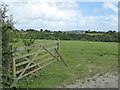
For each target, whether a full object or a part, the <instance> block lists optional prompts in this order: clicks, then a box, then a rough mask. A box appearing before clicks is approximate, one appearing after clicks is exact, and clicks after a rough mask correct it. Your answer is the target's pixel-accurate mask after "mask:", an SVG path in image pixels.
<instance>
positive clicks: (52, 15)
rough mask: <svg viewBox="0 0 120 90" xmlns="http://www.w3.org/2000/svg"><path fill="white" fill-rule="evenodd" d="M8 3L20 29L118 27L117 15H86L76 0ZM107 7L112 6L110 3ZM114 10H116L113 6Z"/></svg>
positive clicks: (101, 28) (102, 28)
mask: <svg viewBox="0 0 120 90" xmlns="http://www.w3.org/2000/svg"><path fill="white" fill-rule="evenodd" d="M14 1H15V0H14ZM7 3H8V5H9V13H12V14H13V15H14V20H15V21H16V24H15V27H16V28H18V29H28V28H33V29H38V30H39V29H41V28H42V29H50V30H75V29H87V30H88V29H91V30H107V29H114V30H115V29H117V18H116V15H108V16H87V15H86V16H84V15H83V13H82V9H81V6H80V4H79V3H77V2H75V1H74V0H73V2H62V1H60V2H54V0H51V2H48V1H46V2H43V0H42V1H41V0H39V1H34V2H33V1H31V0H29V1H27V2H17V1H15V2H7ZM104 4H105V3H104ZM106 4H107V3H106ZM88 8H89V7H88ZM105 8H106V9H107V8H110V5H107V6H106V7H105ZM114 8H115V7H114ZM112 10H114V11H115V12H116V9H113V7H112Z"/></svg>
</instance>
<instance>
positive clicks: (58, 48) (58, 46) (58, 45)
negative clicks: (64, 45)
mask: <svg viewBox="0 0 120 90" xmlns="http://www.w3.org/2000/svg"><path fill="white" fill-rule="evenodd" d="M57 50H58V52H60V40H59V39H58V42H57ZM58 59H59V61H60V56H59V55H58Z"/></svg>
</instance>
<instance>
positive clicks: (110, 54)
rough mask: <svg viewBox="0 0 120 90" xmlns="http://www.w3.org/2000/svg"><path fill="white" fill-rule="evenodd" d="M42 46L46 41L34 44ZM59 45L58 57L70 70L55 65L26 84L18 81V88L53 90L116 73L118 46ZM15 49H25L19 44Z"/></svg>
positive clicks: (68, 42) (60, 64) (114, 44)
mask: <svg viewBox="0 0 120 90" xmlns="http://www.w3.org/2000/svg"><path fill="white" fill-rule="evenodd" d="M41 42H47V40H37V41H36V42H35V44H36V43H41ZM60 44H61V45H60V47H61V48H60V52H61V55H62V57H63V58H64V60H65V61H66V62H67V63H68V65H69V66H68V67H65V66H64V64H63V62H62V61H60V62H59V61H58V62H55V63H53V64H51V65H49V66H47V67H45V68H43V69H42V70H40V71H38V72H37V75H35V76H31V77H29V78H28V79H27V81H19V85H18V87H29V88H54V87H57V86H59V85H62V86H63V85H65V84H70V83H73V81H75V80H76V79H85V78H86V77H92V76H94V75H95V74H96V73H101V75H103V74H105V73H107V72H110V73H114V72H116V71H117V67H118V43H109V42H88V41H60ZM14 45H15V46H17V47H22V46H24V45H23V44H21V42H19V43H16V44H14ZM28 82H29V83H28Z"/></svg>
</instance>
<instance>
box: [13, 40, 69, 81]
mask: <svg viewBox="0 0 120 90" xmlns="http://www.w3.org/2000/svg"><path fill="white" fill-rule="evenodd" d="M59 48H60V43H59V41H55V42H47V43H40V44H37V45H32V46H28V47H23V48H19V49H16V52H15V53H14V58H13V75H14V76H15V77H16V78H17V79H16V80H19V79H22V78H24V77H26V76H28V75H30V74H33V73H34V72H36V71H38V70H40V69H42V68H44V67H46V66H47V65H49V64H51V63H53V62H55V61H59V60H60V59H61V60H62V61H63V62H64V60H63V59H62V57H61V56H60V53H59ZM27 50H29V51H30V53H27ZM64 64H65V65H66V66H67V64H66V63H65V62H64Z"/></svg>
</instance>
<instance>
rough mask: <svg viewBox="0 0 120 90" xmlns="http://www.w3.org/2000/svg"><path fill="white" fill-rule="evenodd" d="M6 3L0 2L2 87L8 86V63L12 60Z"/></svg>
mask: <svg viewBox="0 0 120 90" xmlns="http://www.w3.org/2000/svg"><path fill="white" fill-rule="evenodd" d="M7 11H8V5H7V4H4V3H2V4H0V20H1V26H2V79H3V82H2V84H3V87H9V86H10V84H11V82H12V80H11V79H10V77H9V76H10V74H11V72H10V71H11V70H10V65H11V61H12V57H13V56H12V53H13V52H12V46H11V45H10V40H11V36H10V32H11V31H12V30H13V29H14V26H13V23H14V22H13V17H12V15H7V14H6V13H7Z"/></svg>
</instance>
